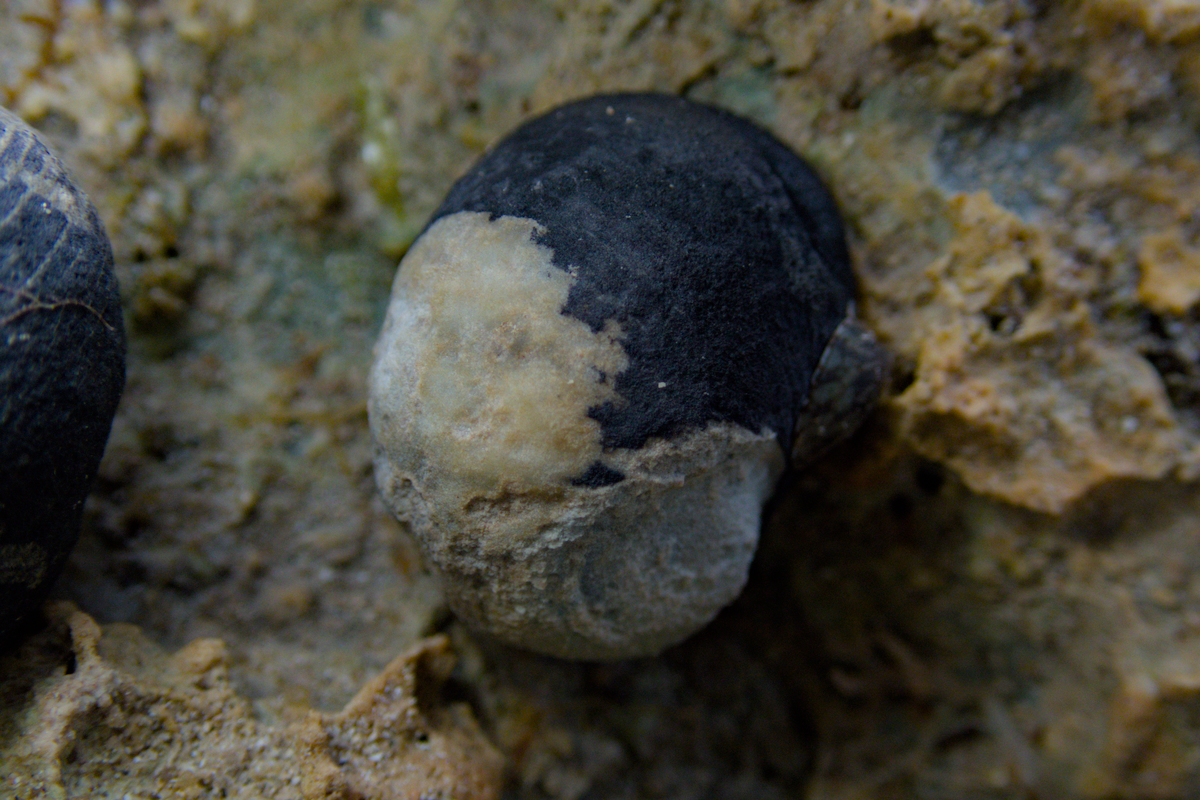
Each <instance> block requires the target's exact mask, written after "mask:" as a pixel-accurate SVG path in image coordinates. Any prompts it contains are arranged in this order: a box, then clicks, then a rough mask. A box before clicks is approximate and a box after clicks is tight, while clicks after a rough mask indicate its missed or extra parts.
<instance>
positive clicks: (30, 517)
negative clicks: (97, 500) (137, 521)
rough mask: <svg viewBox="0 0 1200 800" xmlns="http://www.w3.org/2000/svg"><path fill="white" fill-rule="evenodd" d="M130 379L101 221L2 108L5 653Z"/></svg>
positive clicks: (49, 574)
mask: <svg viewBox="0 0 1200 800" xmlns="http://www.w3.org/2000/svg"><path fill="white" fill-rule="evenodd" d="M124 386H125V331H124V328H123V327H122V322H121V301H120V296H119V295H118V293H117V280H116V276H115V275H114V273H113V255H112V247H111V246H110V245H109V242H108V236H107V235H106V234H105V232H104V225H103V223H101V221H100V217H99V215H98V214H97V213H96V209H95V207H94V206H93V205H92V204H91V202H90V201H89V200H88V199H87V197H86V196H84V194H83V192H81V191H80V190H79V189H77V188H76V187H75V186H74V185H73V184H72V183H71V181H70V179H69V178H68V177H67V174H66V170H65V169H64V168H63V165H62V163H61V162H60V161H59V160H58V159H57V158H55V157H54V156H53V155H51V153H50V151H49V150H48V149H47V148H46V146H45V144H43V142H42V141H41V139H40V138H39V137H38V136H37V134H35V133H34V132H33V131H32V130H31V129H30V128H29V127H28V126H27V125H25V123H24V122H22V121H21V120H20V119H18V118H17V117H16V116H14V115H13V114H11V113H10V112H8V111H6V110H5V109H3V108H0V651H3V650H5V649H7V648H8V647H10V646H12V645H13V644H14V643H15V641H16V640H17V637H18V635H19V634H20V633H21V632H22V629H23V627H24V626H25V624H26V623H27V622H28V621H29V620H30V619H31V618H32V616H33V613H32V612H34V611H36V609H37V607H38V605H39V603H40V600H41V599H42V598H43V597H44V595H45V594H46V592H47V591H48V590H49V587H50V584H51V583H52V582H53V580H54V578H55V577H56V576H57V575H58V573H59V572H60V571H61V570H62V567H63V564H64V563H65V562H66V559H67V556H68V554H69V553H70V551H71V548H72V547H73V546H74V544H75V539H76V538H77V537H78V535H79V523H80V516H81V514H82V512H83V502H84V500H85V499H86V498H87V494H88V491H89V489H90V488H91V483H92V480H93V479H94V478H95V476H96V469H97V467H98V466H99V463H100V456H101V455H102V454H103V452H104V445H105V442H106V441H107V440H108V432H109V429H110V428H111V426H112V420H113V414H114V413H115V412H116V408H117V400H118V399H119V398H120V396H121V391H122V389H123V388H124Z"/></svg>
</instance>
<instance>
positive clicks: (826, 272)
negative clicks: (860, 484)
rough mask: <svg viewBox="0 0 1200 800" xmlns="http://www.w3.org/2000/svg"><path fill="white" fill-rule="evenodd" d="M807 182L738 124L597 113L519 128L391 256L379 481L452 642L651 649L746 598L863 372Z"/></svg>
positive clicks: (550, 117) (877, 365)
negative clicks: (467, 630) (444, 607)
mask: <svg viewBox="0 0 1200 800" xmlns="http://www.w3.org/2000/svg"><path fill="white" fill-rule="evenodd" d="M853 288H854V286H853V276H852V273H851V268H850V260H849V255H848V252H847V248H846V243H845V237H844V233H843V229H842V224H841V221H840V218H839V216H838V212H837V209H836V207H835V204H834V202H833V200H832V198H831V196H830V195H829V193H828V191H827V190H826V189H825V187H824V186H823V185H822V184H821V182H820V180H819V179H818V178H817V176H816V175H815V174H814V173H813V171H812V170H811V169H810V168H809V167H808V166H807V165H806V164H805V163H804V162H803V161H801V159H800V158H798V157H797V156H796V155H795V154H794V153H792V152H791V151H790V150H788V149H787V148H786V147H785V146H784V145H783V144H781V143H780V142H779V141H777V140H776V139H775V138H773V137H772V136H771V135H770V134H768V133H766V132H765V131H763V130H762V129H760V128H758V127H756V126H755V125H753V124H751V123H750V122H747V121H746V120H743V119H741V118H739V117H736V116H734V115H732V114H729V113H726V112H723V111H720V110H717V109H714V108H710V107H707V106H703V105H699V104H696V103H692V102H688V101H685V100H683V99H681V98H677V97H670V96H665V95H655V94H629V95H610V96H599V97H593V98H590V99H586V100H582V101H579V102H575V103H571V104H568V105H565V106H562V107H560V108H557V109H555V110H552V111H550V112H549V113H547V114H545V115H544V116H541V117H539V118H537V119H534V120H532V121H530V122H528V123H526V124H525V125H523V126H521V127H520V128H518V129H517V130H516V131H514V132H513V133H512V134H511V135H509V136H508V137H507V138H506V139H504V140H503V141H501V142H500V143H499V144H498V145H496V146H495V147H494V148H493V149H492V150H491V151H490V152H489V153H487V154H486V155H485V156H484V157H483V158H482V159H481V160H480V161H479V162H478V163H477V164H476V165H475V166H474V167H473V168H472V169H471V170H470V172H468V173H467V174H466V175H465V176H464V177H463V178H462V179H460V180H459V181H458V182H457V183H456V184H455V185H454V187H453V188H452V189H451V190H450V192H449V194H448V195H447V197H446V199H445V201H444V202H443V203H442V205H441V207H440V208H438V209H437V211H436V212H435V213H434V215H433V217H432V219H431V221H430V223H429V225H428V226H427V227H426V229H425V230H424V232H423V233H422V234H421V235H420V237H419V238H418V239H417V240H416V242H415V243H414V244H413V246H412V247H411V248H410V250H409V252H408V253H407V255H406V256H405V258H404V259H403V261H402V263H401V265H400V269H399V272H398V274H397V276H396V280H395V284H394V287H393V291H392V299H391V303H390V306H389V308H388V312H387V318H386V321H385V323H384V327H383V331H382V333H381V335H380V338H379V342H378V344H377V346H376V355H375V363H374V367H373V369H372V373H371V380H370V384H371V385H370V400H369V406H368V408H369V416H370V424H371V431H372V434H373V436H374V440H375V444H376V460H375V467H376V478H377V481H378V484H379V486H380V489H381V491H382V493H383V496H384V498H385V499H386V501H387V503H388V504H389V505H390V507H391V508H392V510H393V511H394V512H395V513H396V514H397V516H398V517H399V518H400V519H402V520H405V521H407V522H408V523H410V524H411V526H412V530H413V532H414V534H415V536H416V538H417V540H418V541H419V542H420V544H421V546H422V548H423V550H424V552H425V554H426V555H427V557H428V558H429V560H430V561H431V562H432V563H433V564H434V565H435V567H436V568H437V570H438V571H439V572H440V573H441V575H442V577H443V581H444V586H445V591H446V595H447V598H448V601H449V603H450V605H451V607H452V608H453V609H454V610H455V611H456V612H457V613H458V614H459V615H460V616H461V617H462V618H463V619H465V620H466V621H467V622H468V623H470V624H471V625H473V626H476V627H478V628H481V629H484V630H486V631H489V632H491V633H493V634H495V635H496V636H498V637H499V638H501V639H503V640H505V641H507V642H510V643H513V644H516V645H519V646H522V647H526V648H529V649H532V650H536V651H539V652H542V653H547V654H551V655H556V656H561V657H566V658H586V659H611V658H622V657H630V656H640V655H646V654H652V653H656V652H658V651H660V650H662V649H663V648H665V647H667V646H669V645H671V644H673V643H675V642H677V641H679V640H681V639H682V638H684V637H686V636H687V635H689V634H690V633H692V632H694V631H695V630H697V629H698V628H699V627H701V626H702V625H704V624H705V623H707V622H708V621H709V620H710V619H712V617H713V616H714V615H715V614H716V613H717V612H718V611H719V610H720V609H721V608H722V607H723V606H725V605H726V604H728V603H729V602H730V601H731V600H732V599H734V598H735V597H736V596H737V595H738V593H739V592H740V591H741V589H742V587H743V585H744V583H745V581H746V576H747V572H748V569H749V565H750V562H751V559H752V558H753V555H754V550H755V547H756V545H757V541H758V535H759V528H760V525H761V515H762V508H763V504H764V503H765V501H766V500H767V499H768V497H769V496H770V495H771V493H772V492H773V490H774V488H775V486H776V484H777V482H778V480H779V478H780V476H781V475H782V474H783V472H784V470H785V468H786V467H787V466H788V464H789V462H792V461H795V460H802V459H804V458H807V457H808V456H809V455H810V454H811V453H813V452H816V451H817V450H819V449H820V448H822V447H824V446H825V445H827V444H828V443H829V442H830V441H833V440H835V439H836V438H838V437H839V436H841V435H844V434H845V433H846V432H847V431H848V430H849V429H852V428H853V426H854V425H856V424H857V422H858V421H859V420H861V419H862V417H863V416H864V415H865V413H866V411H867V410H868V409H869V408H870V407H871V405H872V403H873V402H874V399H875V397H876V395H877V394H878V389H879V386H880V381H881V380H882V375H883V370H884V365H885V358H884V357H883V355H882V351H881V350H880V348H879V347H878V346H877V345H876V344H875V341H874V338H873V337H872V336H871V335H870V334H869V333H868V332H866V330H865V329H864V328H862V327H861V326H859V325H858V324H857V323H855V322H854V321H853V319H852V296H853Z"/></svg>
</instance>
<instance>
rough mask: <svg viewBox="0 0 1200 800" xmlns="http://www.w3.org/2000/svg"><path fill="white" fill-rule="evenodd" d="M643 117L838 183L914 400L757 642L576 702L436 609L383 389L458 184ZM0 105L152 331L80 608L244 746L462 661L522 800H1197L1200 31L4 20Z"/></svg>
mask: <svg viewBox="0 0 1200 800" xmlns="http://www.w3.org/2000/svg"><path fill="white" fill-rule="evenodd" d="M624 89H646V90H649V89H655V90H659V91H667V92H682V93H684V94H686V95H687V96H689V97H692V98H695V99H699V100H704V101H708V102H715V103H718V104H720V105H723V106H725V107H728V108H731V109H733V110H734V111H737V112H739V113H742V114H745V115H747V116H749V117H750V118H751V119H753V120H755V121H757V122H759V123H760V124H762V125H764V126H765V127H766V128H767V129H768V130H771V131H772V132H773V133H775V134H776V135H777V136H779V137H780V138H781V139H782V140H783V141H785V142H786V143H787V144H788V145H789V146H790V147H793V148H794V149H796V151H797V152H799V153H801V154H803V155H804V156H805V157H806V158H808V159H809V160H810V161H812V162H813V163H814V164H815V165H816V167H817V170H818V172H819V173H820V174H821V175H822V177H823V178H825V179H826V181H827V182H828V183H829V185H830V186H831V188H832V190H833V192H834V194H835V196H836V198H837V200H838V202H839V204H840V206H841V208H842V211H843V215H844V218H845V219H846V222H847V226H848V228H849V231H850V240H851V249H852V253H853V256H854V264H855V268H856V271H857V273H858V275H859V277H860V281H861V285H862V290H863V291H862V296H861V297H860V298H859V312H860V316H861V317H862V318H863V319H864V321H866V322H867V323H868V324H869V326H870V327H871V328H873V329H874V330H875V331H876V332H878V333H879V334H880V335H881V337H882V338H883V339H884V340H885V341H886V343H887V344H888V345H889V347H891V349H893V351H894V352H896V353H897V360H896V367H895V371H894V376H893V384H892V389H891V392H890V394H889V397H888V398H887V400H886V401H885V404H884V408H883V410H882V411H881V412H880V413H879V414H877V415H876V416H875V417H874V418H873V419H871V420H869V421H868V423H867V428H866V429H864V430H863V431H862V432H861V433H860V434H859V435H858V436H857V437H855V439H854V440H853V441H852V442H850V443H849V444H848V445H846V446H845V447H843V448H841V449H839V450H837V451H836V452H833V453H831V454H829V456H828V457H827V458H826V459H825V460H824V461H823V462H822V463H820V464H818V465H816V466H814V467H813V468H812V469H811V470H809V471H807V472H806V473H805V474H803V475H800V476H797V477H796V478H795V479H794V480H793V481H792V483H791V484H789V485H788V486H787V487H786V490H785V491H784V492H783V493H782V494H781V495H780V497H779V499H778V500H777V501H776V503H775V505H774V507H773V509H772V511H771V513H770V514H769V518H768V521H767V523H766V525H765V527H764V530H763V535H762V542H761V544H760V556H759V558H758V559H756V561H755V564H754V565H753V566H752V568H751V574H750V580H749V583H748V584H747V588H746V591H745V593H744V594H743V596H742V598H741V599H740V600H739V601H738V602H736V603H735V604H734V605H733V606H732V607H731V608H730V609H728V610H727V611H726V612H724V613H723V614H721V615H719V616H718V617H717V619H716V620H715V621H714V623H713V624H712V625H710V626H709V627H708V628H706V629H705V630H704V631H702V632H701V633H700V634H699V635H698V636H696V637H693V639H691V640H689V641H688V642H685V643H684V644H683V645H681V646H679V647H677V648H673V649H672V650H670V651H668V652H667V653H665V654H664V655H663V656H661V657H659V658H655V659H648V660H641V661H635V662H628V663H618V664H610V665H604V666H578V665H566V664H562V663H557V662H552V661H547V660H542V659H538V658H534V657H531V656H527V655H523V654H521V653H517V652H513V651H509V650H505V649H503V648H500V647H497V646H495V645H494V644H491V643H488V642H486V641H483V640H481V639H478V638H476V637H473V636H471V635H469V634H468V633H466V632H465V631H464V630H462V629H461V628H460V627H459V626H457V624H455V623H454V622H453V621H452V618H451V617H449V615H447V614H446V613H445V611H444V608H443V606H442V596H441V593H440V590H439V588H438V586H437V582H436V580H435V579H433V578H432V577H431V576H430V575H428V574H427V573H425V572H424V571H423V570H422V569H421V567H420V561H419V557H418V555H417V553H416V550H415V548H414V547H413V545H412V543H411V541H410V540H409V538H408V536H407V534H406V533H405V532H404V531H403V530H402V529H401V528H400V527H399V526H398V525H396V524H395V523H394V522H392V521H391V520H390V518H389V515H388V514H387V512H386V511H385V510H384V508H383V507H382V505H381V504H380V503H379V501H378V500H377V498H376V495H375V490H374V487H373V485H372V480H371V476H370V462H371V450H370V442H369V434H368V431H367V422H366V413H365V407H364V398H365V396H366V389H365V384H366V374H367V369H368V365H369V359H370V349H371V342H372V341H373V339H374V337H375V335H376V333H377V332H378V325H379V323H380V321H381V320H382V314H383V304H384V302H385V301H386V297H387V289H388V285H389V282H390V279H391V276H392V274H393V272H394V269H395V264H396V261H397V259H398V257H399V255H400V254H401V253H402V252H403V250H404V248H405V247H406V246H407V244H408V243H409V242H411V240H412V238H413V236H414V235H415V234H416V232H417V231H419V230H420V229H421V226H422V225H423V224H424V222H425V220H426V219H427V218H428V217H429V215H430V214H431V213H432V211H433V210H434V209H435V208H436V206H437V204H438V202H439V201H440V199H441V197H442V196H443V195H444V194H445V192H446V191H447V189H448V188H449V187H450V185H451V184H452V183H453V181H454V180H455V178H456V177H457V176H459V175H461V174H462V173H463V172H464V171H465V170H466V169H467V168H468V167H469V166H470V164H471V163H472V162H474V160H475V159H476V158H477V157H478V156H479V155H480V153H481V152H483V150H484V149H485V148H486V147H487V146H488V145H489V144H491V143H493V142H494V141H496V140H497V139H498V138H499V137H500V136H501V135H503V133H505V132H506V131H508V130H511V129H512V128H513V127H514V126H515V125H517V124H518V123H519V122H520V121H522V120H524V119H527V118H528V117H530V116H531V115H533V114H536V113H537V112H539V111H542V110H545V109H548V108H550V107H552V106H554V105H556V104H558V103H561V102H563V101H566V100H568V99H571V98H575V97H582V96H585V95H588V94H592V93H595V92H599V91H615V90H624ZM0 101H2V102H3V104H4V105H6V106H8V107H10V108H13V109H14V110H16V111H18V112H19V113H20V114H22V115H23V116H25V117H26V118H29V119H31V120H33V121H34V122H35V124H36V125H37V126H38V128H39V130H40V131H41V132H42V133H43V134H44V135H45V137H46V138H47V140H48V141H49V142H50V143H51V144H52V146H53V147H54V149H55V151H56V152H58V153H59V154H61V155H62V156H63V158H64V160H65V161H66V162H67V163H68V165H69V166H70V168H71V171H72V174H73V175H74V176H75V178H76V180H77V182H78V183H79V184H80V185H81V186H83V187H85V188H86V190H87V192H88V194H89V196H90V197H91V198H92V200H93V201H94V202H95V203H96V205H97V207H98V209H99V211H100V214H101V216H102V218H103V219H104V222H105V224H106V226H107V227H108V229H109V233H110V236H111V238H112V241H113V247H114V251H115V255H116V264H117V271H118V278H119V279H120V281H121V285H122V288H123V289H124V290H125V291H126V293H127V297H126V298H125V304H126V306H125V311H126V313H127V314H128V315H129V320H130V326H131V327H130V330H131V335H130V358H129V387H128V388H127V391H126V397H125V401H124V404H123V406H122V408H121V410H120V411H119V413H118V416H117V419H116V422H115V423H114V429H113V434H112V438H111V440H110V444H109V450H108V453H107V455H106V457H105V460H104V461H103V462H102V464H101V467H100V473H99V481H98V484H97V489H96V491H95V492H94V494H93V495H92V498H91V499H90V501H89V505H88V508H87V509H86V511H85V515H84V530H83V535H82V537H81V540H80V543H79V546H78V547H77V548H76V551H75V554H74V555H73V557H72V560H71V562H70V563H69V564H68V567H67V571H66V572H65V573H64V580H62V581H60V582H59V589H58V591H59V592H60V593H63V594H65V595H69V596H70V597H72V598H73V599H74V600H75V601H76V602H78V603H79V605H80V607H82V608H83V609H84V610H85V611H87V612H88V613H89V614H91V615H92V616H94V617H96V618H97V619H100V620H102V621H104V622H106V623H110V622H126V623H133V624H136V625H138V626H139V627H140V628H141V629H142V630H143V631H144V632H145V634H146V636H148V637H149V638H151V639H152V640H154V641H156V642H158V643H160V644H161V645H162V646H163V647H165V648H167V649H178V648H180V647H183V646H184V645H185V644H186V643H187V642H189V641H191V640H193V639H197V638H207V637H220V638H221V639H222V640H224V641H225V642H226V643H227V646H228V648H229V652H230V654H231V659H230V664H229V667H228V669H229V680H230V682H231V684H232V685H233V686H235V687H236V688H237V690H238V692H239V693H240V694H241V695H243V696H245V697H247V698H248V700H249V702H251V703H252V704H253V707H254V709H255V711H256V713H258V714H261V715H266V716H270V715H272V714H275V715H282V714H284V713H285V712H286V711H287V710H288V709H291V708H294V707H300V708H304V707H312V706H315V707H317V708H320V709H323V710H324V713H332V712H334V711H335V710H336V709H339V708H342V707H343V706H344V705H345V703H346V702H348V701H349V699H350V698H351V697H352V696H353V695H354V693H355V691H356V690H357V689H358V688H359V687H360V686H362V685H363V684H365V683H366V682H367V681H368V680H369V679H370V678H371V676H372V675H375V674H377V673H379V671H381V670H383V669H384V668H385V667H386V666H387V664H388V663H389V662H390V661H391V659H393V658H394V657H395V656H396V655H397V654H398V653H400V652H402V651H403V650H404V648H405V647H407V646H409V645H411V644H413V643H415V642H417V641H419V640H420V639H421V638H422V637H423V636H424V635H425V634H427V633H428V632H430V631H436V630H445V631H446V632H447V633H448V635H449V636H450V637H451V640H452V642H453V647H454V650H455V651H456V653H457V654H458V655H459V656H460V660H459V666H458V668H457V669H456V672H455V674H454V676H453V679H452V680H451V681H450V688H451V689H452V690H453V691H452V694H454V695H455V696H465V697H468V698H470V699H471V702H472V706H473V709H474V711H475V714H476V715H477V716H478V718H479V720H480V724H481V726H482V727H483V729H484V730H485V731H486V733H487V734H488V736H489V737H490V738H491V739H492V740H493V741H494V742H495V743H496V744H497V746H498V747H499V749H500V751H501V752H502V753H503V755H504V757H505V759H506V775H507V778H506V780H507V781H508V791H510V792H511V794H512V795H513V796H515V797H519V798H539V799H540V798H550V797H552V798H573V799H574V800H578V799H579V798H583V797H586V796H588V795H589V793H590V794H591V795H592V796H601V797H616V798H620V797H648V796H654V797H678V798H685V797H694V796H697V795H701V796H705V795H707V796H713V797H726V798H738V797H755V798H778V797H806V798H813V799H815V800H832V799H833V798H845V797H854V796H858V797H872V798H909V797H914V796H917V797H920V796H925V797H989V798H1010V797H1011V798H1027V797H1029V796H1031V795H1032V796H1043V797H1056V798H1057V797H1063V798H1072V799H1074V798H1101V797H1106V798H1110V797H1126V798H1142V797H1147V798H1148V797H1156V798H1189V797H1193V796H1195V795H1196V794H1197V785H1198V782H1200V777H1198V769H1197V767H1196V764H1195V762H1194V760H1192V758H1191V757H1190V755H1191V754H1193V753H1195V752H1196V746H1197V745H1196V743H1197V742H1198V741H1200V725H1198V724H1197V722H1196V715H1195V708H1196V706H1197V703H1198V702H1200V696H1198V694H1197V690H1196V687H1197V686H1198V685H1200V680H1197V675H1198V674H1200V655H1197V651H1198V647H1200V644H1198V643H1200V579H1198V578H1197V576H1200V563H1198V561H1197V559H1198V558H1200V547H1197V531H1200V507H1198V505H1197V499H1196V491H1195V488H1196V487H1195V481H1196V478H1197V470H1198V464H1200V459H1198V458H1197V443H1198V442H1200V411H1198V410H1197V409H1200V359H1198V354H1200V317H1198V314H1200V310H1198V308H1197V305H1196V301H1195V300H1193V299H1192V298H1193V296H1194V292H1193V290H1192V289H1191V288H1190V287H1192V286H1193V284H1194V282H1195V281H1194V278H1193V277H1192V276H1193V274H1194V273H1193V267H1192V266H1190V265H1192V264H1193V263H1194V258H1193V255H1194V251H1200V242H1198V241H1197V234H1196V214H1197V200H1196V198H1200V151H1198V150H1197V146H1196V137H1195V131H1196V130H1197V129H1198V128H1200V112H1198V111H1197V108H1198V107H1200V26H1198V20H1197V15H1196V14H1195V12H1194V9H1193V8H1192V5H1191V4H1189V3H1182V2H1168V0H1079V1H1078V2H1070V3H1032V2H1021V0H999V1H998V2H989V3H976V2H966V1H965V0H928V1H927V2H907V1H905V2H901V1H900V0H879V1H878V2H861V3H859V2H854V3H847V2H843V0H813V2H807V3H784V2H776V0H732V1H731V2H723V3H703V4H701V3H653V2H649V3H636V2H631V3H613V2H611V1H610V0H597V2H582V3H569V4H568V3H554V2H546V3H532V4H531V3H520V4H518V3H507V2H501V1H499V0H491V1H486V2H485V1H484V0H468V1H467V2H459V3H454V4H451V3H437V2H434V3H421V4H412V5H406V4H404V3H398V4H394V5H392V4H380V3H377V2H367V1H366V0H362V2H357V1H356V2H350V3H334V2H333V1H332V0H306V2H303V3H265V2H263V3H251V2H244V1H243V0H199V1H198V2H190V3H167V2H143V3H136V4H134V3H125V2H108V3H99V2H86V1H84V2H72V3H53V2H51V1H50V0H17V2H14V3H8V4H4V5H2V6H0ZM24 669H26V670H33V669H34V667H33V666H27V667H25V668H24ZM10 763H11V762H9V761H7V760H6V761H5V762H4V763H3V764H0V774H8V770H9V765H10Z"/></svg>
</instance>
